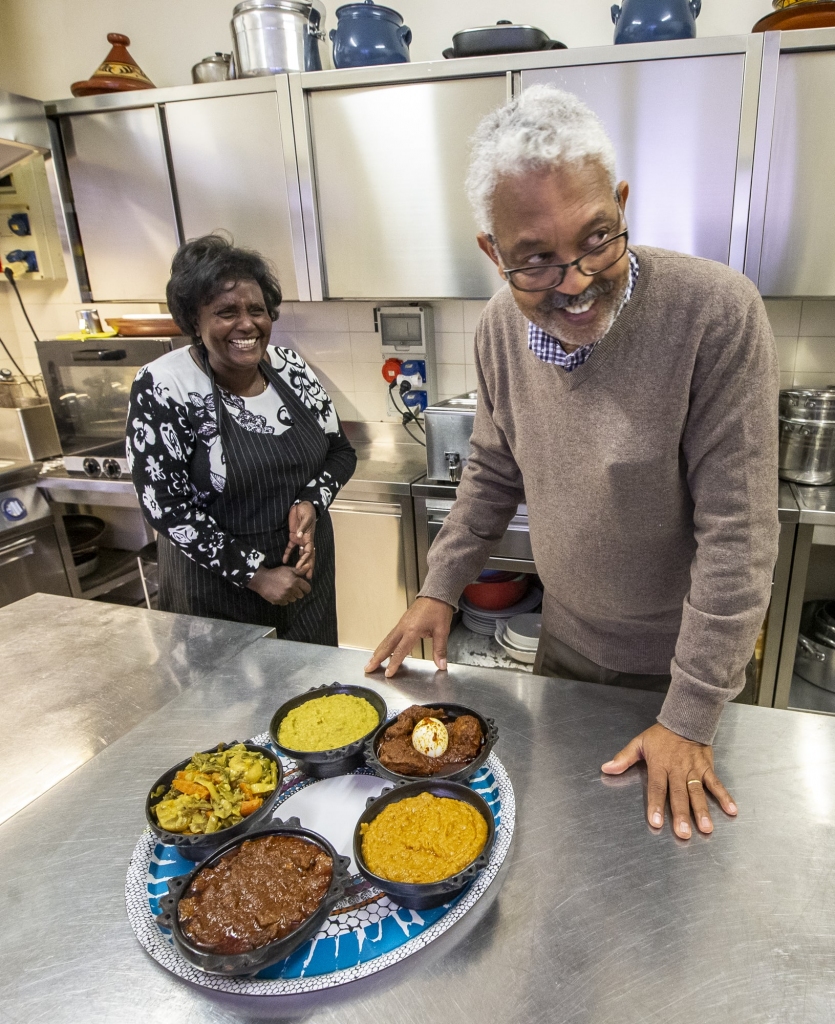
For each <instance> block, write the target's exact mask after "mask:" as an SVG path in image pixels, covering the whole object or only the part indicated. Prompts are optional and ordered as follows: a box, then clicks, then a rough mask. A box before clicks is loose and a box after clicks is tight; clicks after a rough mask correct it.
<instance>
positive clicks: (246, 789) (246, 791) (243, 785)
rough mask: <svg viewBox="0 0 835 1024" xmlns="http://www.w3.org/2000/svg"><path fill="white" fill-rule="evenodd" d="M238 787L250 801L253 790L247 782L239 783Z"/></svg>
mask: <svg viewBox="0 0 835 1024" xmlns="http://www.w3.org/2000/svg"><path fill="white" fill-rule="evenodd" d="M238 786H239V788H240V790H241V792H242V793H243V795H244V796H246V797H249V798H250V799H251V798H252V790H251V789H250V788H249V786H248V785H247V784H246V783H245V782H239V783H238Z"/></svg>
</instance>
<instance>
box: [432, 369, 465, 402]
mask: <svg viewBox="0 0 835 1024" xmlns="http://www.w3.org/2000/svg"><path fill="white" fill-rule="evenodd" d="M436 373H437V375H438V391H439V392H443V394H445V395H450V396H453V395H460V394H461V393H462V392H464V391H466V390H467V371H466V367H465V366H464V365H463V364H461V365H458V366H455V365H451V364H448V363H439V364H438V366H437V368H436Z"/></svg>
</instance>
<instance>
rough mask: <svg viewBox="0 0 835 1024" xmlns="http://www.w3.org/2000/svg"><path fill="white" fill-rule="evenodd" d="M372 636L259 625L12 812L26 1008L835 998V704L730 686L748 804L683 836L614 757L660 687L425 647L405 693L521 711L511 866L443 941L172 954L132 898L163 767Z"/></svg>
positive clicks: (653, 1016)
mask: <svg viewBox="0 0 835 1024" xmlns="http://www.w3.org/2000/svg"><path fill="white" fill-rule="evenodd" d="M365 659H366V655H364V654H362V653H361V652H353V651H339V650H334V649H325V648H316V647H308V646H303V645H297V644H288V643H280V642H266V641H256V642H255V643H254V644H253V645H252V646H250V647H249V648H247V649H246V650H244V651H243V652H242V653H241V654H240V655H239V656H238V657H237V658H235V659H234V660H231V661H228V662H227V663H226V664H225V665H223V666H221V667H220V668H219V669H218V670H217V671H216V672H214V673H212V674H211V675H208V676H206V677H205V678H203V679H202V680H201V681H200V682H196V683H194V684H193V685H192V686H191V687H189V688H188V689H187V690H185V691H184V692H183V693H182V694H181V695H180V696H178V697H177V698H176V699H175V700H173V701H171V702H170V703H169V704H167V705H166V707H165V708H164V709H162V710H161V711H158V712H156V713H155V714H153V715H151V716H150V717H148V718H147V719H146V720H145V721H143V722H142V723H141V724H139V725H137V726H136V727H135V728H134V729H133V730H131V732H129V733H128V734H127V735H125V736H122V737H121V739H119V740H117V741H116V742H114V743H112V744H111V745H110V746H109V747H107V749H105V750H103V751H102V752H101V753H99V754H98V755H97V756H96V757H95V758H93V759H92V760H91V761H90V762H88V763H87V764H85V765H84V766H83V767H82V768H80V769H79V770H78V771H76V772H75V773H74V774H73V775H72V776H71V777H70V778H67V779H65V780H64V781H63V782H61V783H60V784H59V785H57V786H55V787H54V788H53V789H52V790H50V791H49V792H47V793H46V794H44V795H43V796H42V797H40V799H39V800H37V801H36V802H35V803H34V804H32V805H30V806H29V807H27V808H25V809H24V810H22V811H20V812H19V813H18V814H16V815H15V817H14V818H12V819H11V820H9V821H7V822H6V823H5V824H3V825H2V826H0V860H2V862H3V865H4V871H3V873H2V891H3V924H4V927H3V929H2V932H0V956H1V957H2V962H3V965H4V971H3V974H2V980H0V1005H2V1007H3V1018H4V1020H8V1021H10V1022H14V1024H24V1022H25V1024H30V1022H31V1021H35V1020H50V1021H51V1022H54V1024H60V1022H72V1024H77V1022H78V1021H80V1020H83V1021H84V1022H85V1024H103V1022H108V1024H110V1022H119V1024H122V1022H130V1021H144V1022H148V1024H163V1022H165V1024H168V1022H172V1024H174V1022H176V1024H180V1022H182V1021H189V1022H190V1024H197V1022H211V1024H221V1022H233V1021H255V1020H260V1019H271V1020H294V1021H302V1020H303V1021H306V1022H311V1024H313V1022H334V1024H335V1022H339V1024H368V1022H397V1024H400V1022H404V1024H405V1022H409V1024H412V1022H413V1024H427V1022H434V1021H444V1022H445V1021H447V1020H451V1019H455V1020H456V1021H458V1022H460V1024H485V1022H493V1021H496V1022H501V1024H517V1022H518V1024H540V1022H541V1024H609V1022H613V1021H617V1022H618V1024H639V1022H641V1024H650V1022H653V1024H692V1022H693V1021H698V1022H699V1024H729V1022H737V1021H738V1022H745V1024H773V1022H776V1021H779V1022H781V1024H783V1022H797V1024H800V1022H803V1024H824V1022H826V1024H829V1022H830V1021H831V1020H833V1019H835V986H833V984H832V976H833V963H834V962H833V949H835V934H833V933H834V932H835V924H834V923H833V922H835V890H833V888H832V886H830V885H829V884H827V880H828V878H829V876H830V874H831V866H832V835H833V826H835V721H833V720H831V719H829V718H827V717H824V716H818V715H802V714H796V713H789V712H780V711H774V710H771V709H765V708H755V707H744V706H738V705H731V706H729V707H728V708H727V709H726V711H725V714H724V717H723V721H722V724H721V727H720V730H719V734H718V737H717V743H716V755H717V762H718V765H719V769H720V772H721V775H722V777H723V778H724V779H725V781H726V782H727V784H728V786H729V788H730V789H731V791H732V793H733V794H734V796H735V797H736V799H737V801H738V803H739V806H740V808H741V812H740V816H739V818H738V819H737V820H733V821H732V820H730V819H727V818H725V817H724V816H722V814H721V812H717V815H718V820H717V825H716V831H715V833H714V835H713V836H711V837H709V838H705V837H702V836H699V835H697V836H695V837H694V838H693V839H692V840H691V841H690V842H688V843H685V842H682V841H679V840H677V839H675V838H674V837H673V836H672V835H671V833H670V831H669V827H665V828H664V829H663V831H662V832H661V834H660V835H653V834H652V833H651V830H650V829H649V828H648V827H647V824H646V822H645V819H644V814H643V809H644V788H645V786H644V783H645V778H644V773H643V772H642V771H641V770H640V769H638V768H636V769H633V770H631V771H630V772H629V773H628V774H627V775H626V776H625V777H623V778H621V779H607V778H605V777H603V776H602V775H601V773H600V771H599V765H600V764H601V763H602V762H603V761H604V760H606V759H608V758H609V757H610V756H611V755H612V754H613V753H614V752H615V751H616V750H618V749H619V748H620V747H621V746H622V745H623V744H624V743H625V742H626V741H627V740H628V739H629V738H630V737H631V736H633V735H634V734H635V733H636V732H637V731H639V730H640V729H642V728H643V727H645V726H646V725H647V724H648V723H650V722H651V721H652V719H653V716H654V715H655V713H656V711H657V709H658V707H659V704H660V697H659V696H657V695H653V694H648V693H641V692H638V691H621V690H614V689H609V688H606V687H597V686H592V685H589V684H583V683H568V682H561V681H555V680H546V679H542V678H540V677H535V676H534V677H532V676H530V675H525V674H522V673H513V672H499V671H485V670H483V669H471V668H462V667H459V666H453V667H452V668H451V670H450V672H449V674H438V675H436V674H435V672H434V670H433V667H432V666H431V665H427V664H424V663H421V662H411V663H410V665H409V669H408V672H407V673H406V674H405V675H404V676H403V678H402V679H399V680H398V683H397V691H398V693H402V694H406V695H408V696H409V697H415V698H419V699H422V700H431V699H440V698H442V697H443V698H445V699H454V700H459V701H461V702H463V703H468V704H472V705H474V706H476V707H478V708H479V709H480V710H482V711H483V712H484V713H485V714H488V715H492V716H494V717H495V718H496V720H497V722H498V723H499V728H500V730H501V736H500V739H499V742H498V746H497V748H496V750H497V753H498V755H499V756H500V757H501V758H502V760H503V762H504V764H505V765H506V767H507V769H508V771H509V773H510V777H511V779H512V781H513V785H514V788H515V792H516V800H517V831H516V837H515V840H514V844H513V846H512V848H511V851H510V854H509V855H508V859H507V861H506V871H505V872H504V875H503V876H500V879H499V881H502V878H503V884H502V885H501V888H499V887H498V883H497V884H496V885H494V886H493V887H492V888H491V890H490V891H489V892H488V895H487V896H486V897H485V898H484V900H482V901H481V903H480V904H479V905H478V906H477V908H476V909H475V910H474V911H473V912H472V913H471V914H470V915H467V917H465V918H464V919H463V920H462V921H461V922H460V923H459V924H458V925H456V926H455V927H453V928H452V929H451V930H450V932H448V933H447V934H446V935H444V936H443V937H442V938H441V939H440V940H438V941H437V942H435V943H432V944H431V945H430V946H429V947H428V948H427V949H425V950H423V951H421V952H420V953H418V954H416V955H415V956H413V957H410V958H409V959H408V960H406V961H404V962H403V963H400V964H398V965H396V966H395V967H392V968H389V969H388V970H385V971H383V972H381V973H380V974H378V975H376V976H373V977H371V978H368V979H365V980H364V981H362V982H358V983H355V984H353V985H350V986H346V987H344V988H342V989H339V990H335V991H330V992H327V993H324V994H321V995H316V996H309V997H308V996H305V997H294V998H293V999H290V1000H284V1001H280V1000H275V999H246V998H240V997H227V996H221V995H218V994H212V993H210V992H207V991H206V990H202V989H197V988H195V987H191V986H189V985H187V984H184V983H182V982H179V981H178V980H177V979H176V978H174V977H172V976H170V975H168V974H167V973H166V972H165V971H164V970H163V969H161V968H160V967H158V966H157V965H156V964H155V963H154V962H153V961H151V959H150V958H149V957H148V956H147V955H146V954H145V953H144V952H143V950H142V949H141V948H140V946H139V944H138V943H137V942H136V940H135V938H134V936H133V933H132V931H131V928H130V925H129V924H128V921H127V918H126V916H125V909H124V903H123V891H124V879H125V872H126V870H127V865H128V861H129V858H130V855H131V852H132V850H133V848H134V845H135V843H136V840H137V838H138V836H139V834H140V832H141V831H142V829H143V826H144V818H143V801H144V798H145V795H146V791H147V788H148V786H149V785H150V783H151V782H152V781H153V780H154V779H155V778H156V777H157V775H158V774H159V773H160V772H161V771H162V770H164V769H165V768H166V767H168V766H169V765H170V764H172V763H174V762H175V761H176V760H177V759H178V758H180V757H183V756H185V755H186V754H187V753H189V752H190V751H191V750H193V749H199V748H201V747H205V746H208V745H209V744H211V743H212V742H214V741H217V740H220V739H233V738H236V737H244V736H249V735H253V734H254V733H256V732H259V731H261V730H263V729H264V728H266V726H267V723H268V722H269V719H270V716H271V714H272V712H273V711H274V709H275V708H276V707H277V705H278V704H279V703H280V702H281V701H282V700H284V699H285V698H286V697H287V696H289V695H290V694H293V693H298V692H300V691H302V690H304V689H306V688H307V687H309V686H312V685H315V684H317V683H322V682H330V681H332V680H334V679H339V680H341V681H343V682H359V681H361V680H363V678H364V677H363V675H362V665H363V662H364V661H365ZM374 685H376V686H377V687H378V688H379V689H380V690H381V692H383V693H385V694H389V693H390V689H389V688H388V687H387V686H386V684H385V683H384V682H383V681H382V680H380V679H378V680H377V681H376V682H375V683H374ZM440 1008H445V1009H440Z"/></svg>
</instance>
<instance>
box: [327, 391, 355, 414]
mask: <svg viewBox="0 0 835 1024" xmlns="http://www.w3.org/2000/svg"><path fill="white" fill-rule="evenodd" d="M328 394H329V395H330V396H331V398H332V399H333V404H334V408H335V409H336V414H337V416H339V418H340V419H341V420H357V419H362V417H361V416H360V415H359V411H358V410H357V405H356V395H355V394H354V393H353V391H330V392H328Z"/></svg>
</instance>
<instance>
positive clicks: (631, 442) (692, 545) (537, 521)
mask: <svg viewBox="0 0 835 1024" xmlns="http://www.w3.org/2000/svg"><path fill="white" fill-rule="evenodd" d="M635 252H636V254H637V256H638V259H639V263H640V276H639V278H638V282H637V285H636V288H635V292H634V294H633V296H632V299H631V301H630V302H629V304H628V305H627V306H626V308H625V309H624V311H623V313H622V314H621V315H620V317H619V318H618V319H617V321H616V322H615V324H614V326H613V327H612V329H611V330H610V332H609V333H608V334H607V335H606V337H605V338H604V339H603V340H602V341H601V342H600V343H599V344H598V345H597V347H596V348H595V350H594V352H593V353H592V355H591V357H590V358H589V360H588V361H587V362H586V363H584V364H583V365H582V366H579V367H578V368H577V369H575V370H574V371H573V372H571V373H566V372H565V371H564V370H562V369H561V368H559V367H557V366H551V365H549V364H546V363H543V362H542V361H541V360H539V359H537V357H536V356H534V355H533V353H532V352H530V351H529V350H528V347H527V321H526V319H525V317H524V316H523V315H522V314H521V313H520V312H519V310H518V309H517V307H516V304H515V303H514V301H513V297H512V295H511V293H510V291H509V289H507V288H505V289H503V290H502V291H501V292H499V294H498V295H496V296H495V297H494V298H493V299H492V300H491V302H490V303H489V305H488V306H487V308H486V309H485V311H484V314H483V316H482V318H481V321H480V323H479V325H478V329H477V331H476V369H477V372H478V411H477V413H476V418H475V426H474V430H473V435H472V454H471V457H470V460H469V463H468V465H467V468H466V470H465V471H464V474H463V476H462V480H461V483H460V485H459V487H458V497H457V500H456V502H455V505H454V507H453V509H452V512H451V513H450V515H449V517H448V518H447V520H446V523H445V524H444V527H443V529H442V530H441V532H440V534H439V536H438V538H437V540H436V541H435V543H434V544H433V545H432V547H431V549H430V553H429V575H428V577H427V580H426V584H425V586H424V587H423V590H422V591H421V595H422V596H426V597H435V598H439V599H440V600H442V601H446V602H448V603H449V604H452V605H455V604H457V601H458V598H459V597H460V595H461V592H462V590H463V589H464V587H465V586H466V585H467V584H468V583H469V582H470V581H471V580H473V579H475V577H476V576H477V575H478V574H479V572H480V571H481V569H482V567H483V566H484V563H485V561H486V559H487V558H488V556H489V553H490V551H491V549H492V548H493V546H494V545H495V544H496V542H497V541H498V540H499V539H500V538H501V536H502V534H503V533H504V531H505V528H506V527H507V524H508V522H509V521H510V518H511V517H512V515H513V514H514V511H515V509H516V506H517V505H518V504H519V503H520V502H525V501H526V502H527V506H528V515H529V517H530V530H531V543H532V545H533V554H534V559H535V561H536V567H537V571H538V572H539V575H540V577H541V579H542V582H543V584H544V587H545V592H546V596H545V607H544V625H545V628H546V629H547V630H548V631H549V632H550V633H552V634H553V635H554V636H556V637H557V638H558V639H560V640H562V641H563V642H564V643H566V644H568V645H569V646H570V647H572V648H574V649H575V650H576V651H579V653H580V654H582V655H584V656H585V657H586V658H589V659H590V660H591V661H593V662H595V663H596V664H598V665H602V666H604V667H605V668H609V669H614V670H617V671H621V672H638V673H659V674H661V673H667V672H671V673H672V684H671V686H670V690H669V693H668V695H667V698H666V700H665V702H664V706H663V708H662V710H661V714H660V715H659V716H658V720H659V721H660V722H661V723H662V724H663V725H665V726H667V728H669V729H672V730H673V731H674V732H676V733H679V734H680V735H682V736H686V737H687V738H689V739H693V740H697V741H699V742H702V743H710V742H711V741H712V739H713V736H714V734H715V732H716V727H717V725H718V722H719V716H720V714H721V711H722V707H723V706H724V703H725V702H726V701H727V700H729V699H730V698H732V697H734V696H735V695H736V694H737V693H739V691H740V690H741V689H742V686H743V684H744V681H745V666H746V664H747V662H748V661H749V660H750V658H751V655H752V653H753V650H754V644H755V641H756V638H757V634H758V632H759V630H760V627H761V625H762V622H763V618H764V616H765V613H766V609H767V607H768V601H769V597H770V591H771V575H772V571H773V568H774V562H775V560H776V557H777V537H778V530H779V526H778V521H777V398H778V389H779V374H778V367H777V355H776V350H775V345H774V338H773V336H772V333H771V329H770V327H769V324H768V320H767V318H766V313H765V307H764V306H763V303H762V300H761V298H760V296H759V294H758V293H757V290H756V288H755V287H754V285H753V284H752V283H751V282H750V281H749V280H748V279H747V278H745V277H743V276H742V275H741V274H738V273H736V272H735V271H733V270H730V269H728V268H727V267H725V266H723V265H721V264H719V263H712V262H710V261H708V260H701V259H695V258H693V257H690V256H683V255H680V254H678V253H672V252H665V251H663V250H659V249H648V248H641V247H639V248H637V249H636V250H635Z"/></svg>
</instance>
